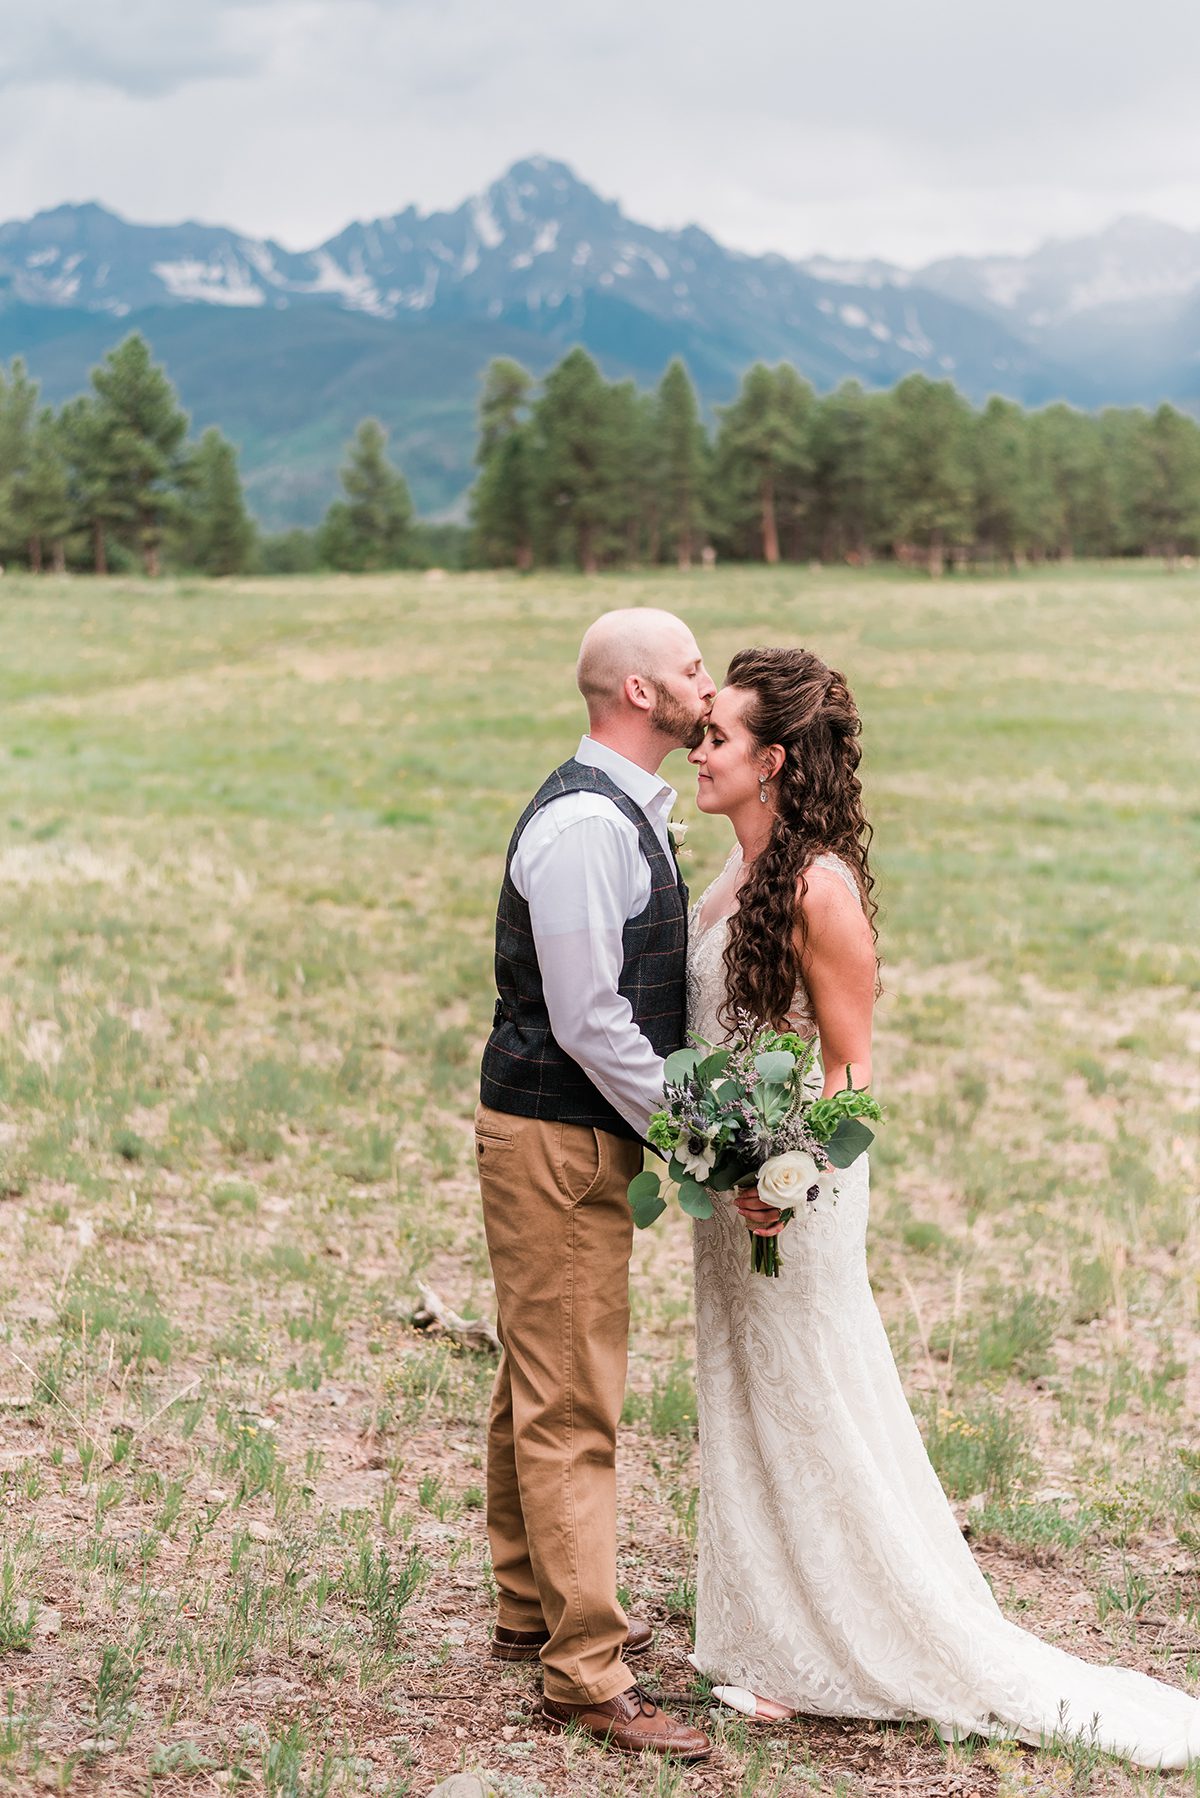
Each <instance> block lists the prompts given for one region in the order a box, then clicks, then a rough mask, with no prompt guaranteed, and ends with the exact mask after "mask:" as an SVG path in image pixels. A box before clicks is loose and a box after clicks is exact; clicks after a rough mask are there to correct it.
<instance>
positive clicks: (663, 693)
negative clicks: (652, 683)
mask: <svg viewBox="0 0 1200 1798" xmlns="http://www.w3.org/2000/svg"><path fill="white" fill-rule="evenodd" d="M654 692H655V699H654V710H653V711H652V712H651V714H650V722H651V724H652V725H653V726H654V728H655V730H657V731H659V732H661V734H662V735H663V736H664V737H671V738H672V739H673V740H674V741H675V742H676V743H678V744H680V746H681V747H682V748H684V749H698V748H699V747H700V745H701V743H703V741H704V732H705V730H706V729H707V726H708V712H707V711H701V712H689V711H688V709H687V707H686V706H685V705H681V703H680V702H679V700H678V699H676V697H675V695H674V694H673V693H668V692H667V690H666V688H665V687H656V688H655V689H654Z"/></svg>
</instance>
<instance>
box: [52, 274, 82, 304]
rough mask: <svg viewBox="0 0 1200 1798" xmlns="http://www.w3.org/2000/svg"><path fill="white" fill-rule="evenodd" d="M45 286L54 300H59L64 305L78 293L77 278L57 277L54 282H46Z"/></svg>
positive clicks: (76, 276) (72, 276)
mask: <svg viewBox="0 0 1200 1798" xmlns="http://www.w3.org/2000/svg"><path fill="white" fill-rule="evenodd" d="M46 286H47V288H48V289H49V291H50V293H52V294H53V295H54V298H55V299H56V300H61V301H62V302H63V304H64V305H66V304H68V303H69V302H70V301H71V300H73V299H74V298H75V296H76V294H77V293H78V292H79V276H78V275H59V276H58V277H57V279H56V280H53V281H48V282H47V283H46Z"/></svg>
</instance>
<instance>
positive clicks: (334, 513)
mask: <svg viewBox="0 0 1200 1798" xmlns="http://www.w3.org/2000/svg"><path fill="white" fill-rule="evenodd" d="M341 482H342V491H343V492H344V493H345V495H346V497H345V499H344V500H335V501H334V503H333V505H332V506H330V508H329V511H328V512H327V513H326V515H325V521H324V523H323V524H322V526H321V533H320V540H321V558H322V560H323V561H324V562H326V563H327V564H328V565H329V566H330V567H331V568H344V569H348V570H353V571H354V572H357V573H361V572H364V571H367V570H372V569H380V568H399V567H402V566H403V564H404V560H405V557H406V555H407V552H408V549H409V545H410V539H411V533H412V525H413V507H412V499H411V498H410V496H409V491H408V483H407V481H406V480H405V479H404V476H403V475H402V474H401V473H400V471H399V469H398V468H394V467H393V466H392V464H391V463H390V462H389V461H388V457H387V432H386V431H385V430H384V428H383V426H382V425H381V424H380V423H379V421H378V419H375V418H364V419H363V421H362V423H361V424H360V425H359V427H358V430H357V431H356V432H355V435H354V439H353V441H352V442H351V443H350V444H349V445H348V447H347V454H346V461H345V462H344V464H343V466H342V472H341Z"/></svg>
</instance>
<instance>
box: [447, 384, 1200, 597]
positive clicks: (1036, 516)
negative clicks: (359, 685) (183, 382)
mask: <svg viewBox="0 0 1200 1798" xmlns="http://www.w3.org/2000/svg"><path fill="white" fill-rule="evenodd" d="M476 460H477V463H478V467H479V475H478V478H477V480H476V483H475V487H474V489H473V493H472V523H473V529H474V535H475V552H476V555H477V556H478V558H479V560H481V561H482V562H484V563H487V564H492V565H497V564H510V565H512V566H514V567H517V568H520V569H528V568H531V567H533V566H535V565H538V564H550V565H561V564H563V563H573V564H574V565H576V566H577V567H579V568H582V569H584V570H587V571H592V570H595V569H598V568H602V567H607V566H614V565H619V564H622V563H631V562H650V563H659V562H665V561H673V562H676V563H677V564H678V565H679V567H681V568H687V567H689V566H691V564H692V563H693V562H694V561H695V560H696V559H697V558H698V557H700V556H702V555H706V556H711V555H712V554H713V553H717V554H719V555H720V556H721V557H722V558H733V559H736V560H749V561H756V560H757V561H763V562H768V563H775V562H779V561H781V560H787V561H807V560H811V559H817V560H820V561H823V562H829V561H848V562H851V563H856V564H862V563H866V562H868V561H871V560H873V559H876V558H880V557H890V558H893V559H895V560H896V561H898V562H901V563H906V564H915V565H920V566H924V567H926V568H927V569H929V571H930V572H931V573H934V574H940V573H941V572H942V571H943V569H944V568H945V567H946V565H947V564H948V563H949V564H951V565H957V566H963V565H968V564H984V565H992V566H995V565H1006V566H1009V567H1012V566H1020V565H1021V564H1023V563H1025V562H1029V561H1043V560H1047V559H1065V558H1069V557H1073V556H1077V555H1078V556H1105V557H1107V556H1126V555H1161V556H1164V557H1165V558H1166V559H1167V560H1168V561H1169V562H1173V561H1174V560H1175V559H1176V558H1177V557H1179V556H1181V555H1195V554H1196V553H1197V552H1198V551H1200V426H1198V425H1197V423H1196V422H1195V420H1193V419H1191V418H1189V417H1187V416H1186V415H1185V414H1183V413H1181V412H1179V411H1177V410H1176V409H1175V408H1174V407H1172V406H1169V405H1162V406H1159V407H1158V408H1157V410H1156V411H1154V412H1147V411H1143V410H1140V409H1136V408H1116V407H1112V408H1109V409H1107V410H1105V411H1103V412H1100V413H1099V414H1096V415H1092V414H1088V413H1083V412H1077V411H1075V410H1074V409H1073V408H1072V407H1070V406H1067V405H1063V404H1057V405H1051V406H1047V407H1045V408H1043V409H1041V410H1038V411H1030V412H1027V411H1025V410H1024V409H1023V408H1022V407H1021V406H1019V405H1017V404H1016V403H1015V402H1014V401H1012V400H1006V399H1001V398H999V397H993V398H992V399H990V400H988V402H987V404H986V405H985V406H983V407H982V408H981V409H979V410H975V409H973V408H972V407H971V406H970V405H969V403H968V402H967V401H966V400H965V399H964V398H963V397H962V395H961V394H960V393H958V391H957V390H956V389H955V388H954V386H953V385H952V384H951V383H950V382H949V381H933V380H930V379H928V378H927V377H926V376H924V375H921V374H913V375H909V376H907V377H906V378H905V379H904V380H902V381H901V382H899V384H898V385H897V386H895V387H893V388H891V389H889V390H887V391H884V392H868V391H867V390H865V389H864V388H863V387H862V386H861V385H860V384H859V383H858V382H857V381H845V382H843V383H842V385H841V386H840V387H838V388H836V389H835V390H834V391H833V392H832V393H828V394H825V395H818V394H817V393H816V392H815V391H814V389H813V388H812V387H811V386H810V384H809V383H808V382H807V381H806V380H804V379H803V378H802V376H801V375H799V374H798V373H797V371H796V370H795V369H794V368H792V367H791V366H790V365H789V364H787V363H782V364H780V365H779V366H777V367H774V368H769V367H767V366H766V365H765V364H763V363H756V364H755V366H754V367H753V368H751V369H750V370H749V371H748V372H747V374H746V375H745V377H744V378H743V380H742V384H741V388H740V390H739V392H738V394H737V396H736V398H735V399H734V400H733V401H732V403H731V404H729V405H727V406H721V407H718V408H717V415H716V425H715V429H714V430H713V431H712V432H709V431H708V430H707V429H706V428H705V425H704V422H703V420H702V417H701V412H700V407H699V403H698V401H697V397H696V393H695V390H694V388H693V386H692V383H691V380H690V379H689V376H688V373H687V370H686V368H685V367H684V365H683V363H682V362H681V361H679V360H675V361H673V362H672V363H671V364H670V365H669V367H668V368H667V370H666V373H665V374H664V375H663V377H662V380H661V382H660V383H659V385H658V388H657V389H656V390H655V391H654V392H653V393H642V392H639V391H638V390H637V388H636V387H635V386H634V384H633V382H632V381H617V382H608V381H606V380H605V379H604V377H603V376H602V375H601V373H600V371H599V369H598V368H597V367H596V364H595V363H594V362H593V361H592V359H591V357H590V356H588V355H587V353H586V352H585V351H583V350H581V349H574V350H571V351H570V352H569V353H568V354H567V355H566V356H565V357H564V358H563V359H562V361H561V362H559V364H558V365H557V367H555V368H554V369H552V370H551V372H550V373H549V374H548V375H547V376H546V377H545V379H544V380H543V381H542V382H541V384H540V386H539V384H538V383H537V382H536V381H535V379H534V377H533V376H532V375H531V374H530V372H529V371H528V370H527V369H525V368H522V367H521V365H520V364H519V363H516V362H513V361H510V360H508V359H507V358H503V359H499V360H496V361H494V362H492V363H491V364H490V365H489V367H488V370H487V373H486V375H485V377H484V385H483V395H482V401H481V405H480V419H479V443H478V450H477V457H476Z"/></svg>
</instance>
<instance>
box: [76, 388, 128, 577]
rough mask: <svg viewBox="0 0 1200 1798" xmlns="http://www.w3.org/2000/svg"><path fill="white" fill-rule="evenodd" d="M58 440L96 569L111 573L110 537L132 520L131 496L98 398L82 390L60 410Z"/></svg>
mask: <svg viewBox="0 0 1200 1798" xmlns="http://www.w3.org/2000/svg"><path fill="white" fill-rule="evenodd" d="M58 429H59V439H60V441H61V443H62V447H63V456H64V458H65V461H66V465H67V486H68V491H69V493H70V496H71V507H72V511H73V513H74V515H75V517H76V519H77V521H78V522H79V524H80V526H81V527H82V528H84V529H86V531H87V533H88V535H89V537H90V539H91V546H92V569H93V572H94V573H96V574H107V573H108V541H109V538H110V536H116V535H117V534H118V532H122V531H124V530H125V529H126V528H127V527H128V525H129V523H130V520H131V516H132V515H131V512H130V510H129V507H128V504H127V498H126V495H125V494H124V492H123V491H122V490H121V488H120V486H119V484H118V479H117V470H116V469H115V467H114V465H113V462H112V459H111V457H110V455H109V434H108V431H107V429H106V427H105V423H104V420H103V418H102V416H101V413H100V408H99V406H98V405H97V402H96V399H95V397H94V396H93V395H91V394H81V395H80V397H79V398H78V399H74V400H69V401H68V402H67V404H66V405H65V406H64V407H63V409H62V411H61V412H60V413H59V418H58Z"/></svg>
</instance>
